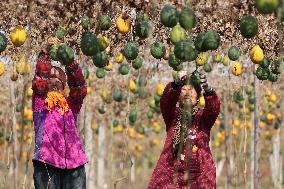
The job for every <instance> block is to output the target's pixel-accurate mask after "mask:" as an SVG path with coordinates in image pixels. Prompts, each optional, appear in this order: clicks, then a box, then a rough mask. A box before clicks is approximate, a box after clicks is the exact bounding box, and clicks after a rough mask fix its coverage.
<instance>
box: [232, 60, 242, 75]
mask: <svg viewBox="0 0 284 189" xmlns="http://www.w3.org/2000/svg"><path fill="white" fill-rule="evenodd" d="M242 67H243V66H242V64H241V63H240V62H235V63H234V64H233V65H232V67H231V70H232V73H233V74H234V75H235V76H239V75H241V74H242Z"/></svg>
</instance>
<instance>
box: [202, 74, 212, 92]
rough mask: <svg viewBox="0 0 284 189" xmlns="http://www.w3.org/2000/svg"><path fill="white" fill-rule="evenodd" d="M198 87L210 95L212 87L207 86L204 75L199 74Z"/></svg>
mask: <svg viewBox="0 0 284 189" xmlns="http://www.w3.org/2000/svg"><path fill="white" fill-rule="evenodd" d="M200 85H201V87H202V89H203V90H204V91H205V93H211V92H212V91H213V89H212V87H210V86H209V85H208V82H207V77H206V75H205V74H200Z"/></svg>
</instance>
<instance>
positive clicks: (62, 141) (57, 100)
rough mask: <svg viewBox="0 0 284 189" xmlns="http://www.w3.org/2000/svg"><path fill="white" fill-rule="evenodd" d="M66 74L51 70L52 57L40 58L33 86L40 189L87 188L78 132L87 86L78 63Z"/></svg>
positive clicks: (36, 179) (36, 172)
mask: <svg viewBox="0 0 284 189" xmlns="http://www.w3.org/2000/svg"><path fill="white" fill-rule="evenodd" d="M65 70H66V74H65V72H64V71H63V70H62V69H61V68H60V67H54V66H51V62H50V59H49V56H48V54H45V53H41V54H40V55H39V56H38V59H37V65H36V71H35V76H34V79H33V82H32V89H33V96H32V109H33V116H34V130H35V153H34V156H33V165H34V175H33V176H34V185H35V188H36V189H45V188H52V189H53V188H56V189H57V188H58V189H59V188H68V189H73V188H74V189H75V188H76V189H78V188H86V173H85V169H84V165H85V164H86V163H87V159H86V155H85V153H84V150H83V147H82V144H81V142H80V138H79V135H78V131H77V128H76V119H77V115H78V114H79V111H80V108H81V106H82V103H83V99H84V97H85V96H86V82H85V79H84V77H83V73H82V70H81V68H80V67H79V65H78V64H77V62H76V61H75V60H74V61H73V62H72V63H71V64H70V65H67V66H66V67H65ZM66 75H67V77H66ZM66 83H68V86H69V89H70V93H69V96H68V97H66V87H67V86H66Z"/></svg>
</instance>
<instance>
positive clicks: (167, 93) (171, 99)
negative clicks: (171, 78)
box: [160, 82, 181, 130]
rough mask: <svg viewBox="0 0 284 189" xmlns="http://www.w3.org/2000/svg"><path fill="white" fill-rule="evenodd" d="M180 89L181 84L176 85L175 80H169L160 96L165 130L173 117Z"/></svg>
mask: <svg viewBox="0 0 284 189" xmlns="http://www.w3.org/2000/svg"><path fill="white" fill-rule="evenodd" d="M180 91H181V85H177V84H176V83H175V82H170V83H168V84H167V86H166V87H165V90H164V92H163V95H162V97H161V100H160V108H161V112H162V115H163V118H164V121H165V123H166V126H167V130H168V127H169V125H170V124H171V122H172V121H173V119H174V115H175V109H176V104H177V102H178V98H179V95H180Z"/></svg>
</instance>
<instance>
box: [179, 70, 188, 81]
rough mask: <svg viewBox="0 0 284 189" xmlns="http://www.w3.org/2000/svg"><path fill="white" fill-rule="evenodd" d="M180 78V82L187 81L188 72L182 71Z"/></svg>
mask: <svg viewBox="0 0 284 189" xmlns="http://www.w3.org/2000/svg"><path fill="white" fill-rule="evenodd" d="M178 78H179V80H180V81H185V80H186V78H187V71H180V72H179V73H178Z"/></svg>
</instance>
